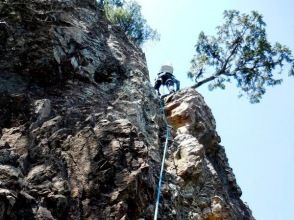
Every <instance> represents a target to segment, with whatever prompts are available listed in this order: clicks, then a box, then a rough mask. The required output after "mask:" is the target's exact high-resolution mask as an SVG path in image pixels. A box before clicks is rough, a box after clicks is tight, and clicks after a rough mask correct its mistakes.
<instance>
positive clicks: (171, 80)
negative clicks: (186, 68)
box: [154, 64, 180, 95]
mask: <svg viewBox="0 0 294 220" xmlns="http://www.w3.org/2000/svg"><path fill="white" fill-rule="evenodd" d="M173 70H174V68H173V66H172V65H171V64H165V65H162V66H161V68H160V72H159V73H158V74H157V79H155V85H154V89H155V90H156V91H157V93H158V95H160V92H159V88H160V86H161V85H163V86H166V87H167V89H168V90H169V92H170V93H173V92H175V88H174V84H176V91H178V90H179V89H180V81H179V80H177V79H176V78H175V76H174V75H173Z"/></svg>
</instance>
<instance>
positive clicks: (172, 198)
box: [0, 0, 253, 220]
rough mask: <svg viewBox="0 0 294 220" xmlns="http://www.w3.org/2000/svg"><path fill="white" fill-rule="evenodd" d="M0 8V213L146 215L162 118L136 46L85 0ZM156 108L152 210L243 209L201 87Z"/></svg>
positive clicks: (175, 213) (12, 1)
mask: <svg viewBox="0 0 294 220" xmlns="http://www.w3.org/2000/svg"><path fill="white" fill-rule="evenodd" d="M0 15H1V17H0V20H1V23H0V39H1V41H0V53H1V54H0V112H1V115H0V219H25V220H27V219H140V218H141V219H152V217H153V212H154V203H155V193H156V187H157V182H158V176H159V170H160V162H161V157H162V150H163V149H162V145H163V142H164V139H165V137H164V134H165V129H166V125H165V121H164V114H163V111H162V110H161V104H160V100H159V98H158V97H157V96H156V94H155V92H154V90H153V89H152V86H151V84H150V83H149V76H148V70H147V68H146V63H145V58H144V54H143V53H142V51H141V50H140V49H139V48H138V47H137V46H136V45H134V44H133V43H132V42H130V41H129V40H128V38H127V37H126V36H125V35H124V34H123V33H121V31H120V30H119V29H118V28H117V27H113V26H111V25H110V24H109V23H108V22H107V21H106V20H105V19H104V17H103V15H102V12H101V11H100V10H99V8H98V7H97V5H96V3H95V1H92V0H91V1H90V0H84V1H78V0H76V1H67V0H63V1H60V0H46V1H41V0H32V1H22V0H6V1H1V2H0ZM165 111H166V115H167V118H168V121H169V122H170V124H171V125H172V126H173V128H174V129H173V135H172V137H171V139H170V147H169V151H168V158H167V161H166V173H165V178H164V179H165V182H164V185H163V189H162V200H161V201H162V202H161V205H160V215H159V217H160V218H161V219H253V217H252V215H251V213H250V210H249V209H248V207H246V206H245V205H244V204H243V202H242V201H241V200H240V195H241V191H240V189H239V187H238V185H237V184H236V181H235V178H234V175H233V173H232V170H231V168H230V167H229V165H228V162H227V158H226V156H225V151H224V148H223V147H222V146H221V145H219V138H218V136H217V134H216V131H215V122H214V119H213V116H212V115H211V112H210V110H209V108H208V107H207V106H206V104H205V103H204V101H203V98H202V97H201V96H200V95H199V94H198V93H197V92H195V91H194V90H184V91H181V92H180V93H177V94H175V95H172V96H169V97H167V98H166V100H165Z"/></svg>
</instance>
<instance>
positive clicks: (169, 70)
mask: <svg viewBox="0 0 294 220" xmlns="http://www.w3.org/2000/svg"><path fill="white" fill-rule="evenodd" d="M160 72H167V73H173V72H174V68H173V66H172V64H163V65H162V66H161V68H160Z"/></svg>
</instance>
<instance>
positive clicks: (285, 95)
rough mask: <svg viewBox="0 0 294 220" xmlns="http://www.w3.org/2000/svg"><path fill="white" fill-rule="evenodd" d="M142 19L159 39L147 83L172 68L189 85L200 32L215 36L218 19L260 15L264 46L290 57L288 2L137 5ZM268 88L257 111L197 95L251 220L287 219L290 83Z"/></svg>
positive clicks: (150, 54) (293, 31)
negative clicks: (283, 49) (227, 14)
mask: <svg viewBox="0 0 294 220" xmlns="http://www.w3.org/2000/svg"><path fill="white" fill-rule="evenodd" d="M138 2H139V3H140V4H141V5H142V11H143V15H144V17H145V18H146V19H147V21H148V23H149V24H150V26H151V27H153V28H155V29H157V30H158V32H159V33H160V34H161V40H160V41H159V42H156V43H149V44H148V45H146V46H145V48H144V50H145V53H146V58H147V63H148V67H149V71H150V78H151V81H152V83H153V80H154V78H155V76H156V74H157V72H158V70H159V68H160V65H161V64H163V63H165V62H167V61H168V62H171V63H173V66H174V69H175V71H174V73H175V75H176V77H177V78H178V79H179V80H180V81H181V86H182V87H187V86H190V85H192V81H190V80H189V79H188V78H187V76H186V73H187V71H188V70H189V67H190V65H189V63H190V60H191V59H192V56H193V52H194V51H193V50H194V45H195V43H196V40H197V37H198V34H199V33H200V31H202V30H203V31H204V32H205V33H207V34H214V32H215V27H216V26H217V25H220V24H221V23H222V12H223V11H224V10H228V9H237V10H240V11H241V12H250V11H251V10H257V11H258V12H260V13H261V14H263V15H264V20H265V22H266V23H267V31H268V37H269V39H270V40H271V41H272V42H274V41H279V42H280V43H282V44H286V45H288V46H289V47H290V49H292V50H293V51H294V19H293V11H294V1H293V0H246V1H245V0H242V1H241V0H239V1H238V0H221V1H220V0H205V1H200V0H181V1H178V0H177V1H176V0H138ZM286 75H287V74H285V77H284V83H283V84H282V85H281V86H277V87H274V88H269V90H268V91H267V93H266V95H265V96H264V98H263V99H262V101H261V103H259V104H254V105H252V104H250V103H249V102H248V101H247V99H246V98H242V99H239V98H237V90H236V89H235V88H234V87H233V86H232V87H230V88H228V89H226V90H215V91H214V92H209V91H208V89H207V86H205V85H204V86H203V87H202V88H200V89H199V92H200V93H201V94H202V95H203V96H204V98H205V100H206V102H207V103H208V105H209V106H210V108H211V109H212V112H213V114H214V116H215V118H216V122H217V131H218V133H219V135H220V136H221V138H222V145H224V146H225V148H226V153H227V156H228V158H229V162H230V165H231V167H232V168H233V170H234V173H235V175H236V178H237V182H238V184H239V185H240V187H241V188H242V191H243V195H242V199H243V201H245V202H247V203H248V205H249V207H250V208H251V210H252V211H253V215H254V216H255V218H256V219H258V220H259V219H261V220H263V219H266V220H285V219H293V207H294V190H293V187H294V160H293V159H294V133H293V130H292V129H293V126H294V98H293V95H294V77H292V78H289V77H287V76H286Z"/></svg>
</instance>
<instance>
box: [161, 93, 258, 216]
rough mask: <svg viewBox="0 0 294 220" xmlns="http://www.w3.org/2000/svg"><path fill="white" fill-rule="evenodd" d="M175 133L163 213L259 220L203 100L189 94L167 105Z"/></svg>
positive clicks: (178, 97) (165, 188)
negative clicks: (233, 170)
mask: <svg viewBox="0 0 294 220" xmlns="http://www.w3.org/2000/svg"><path fill="white" fill-rule="evenodd" d="M165 102H166V105H165V113H166V117H167V121H168V123H169V124H170V125H171V126H172V127H173V128H174V129H173V136H174V139H173V142H172V143H171V147H170V149H169V155H168V158H167V162H166V164H167V177H166V183H165V185H164V187H163V188H164V193H165V199H164V200H163V201H164V205H163V207H164V209H165V212H166V213H170V215H169V217H170V218H174V219H209V220H212V219H254V218H253V217H252V214H251V211H250V209H249V208H248V207H247V206H246V205H245V204H244V203H243V202H242V201H241V199H240V196H241V194H242V192H241V189H240V188H239V186H238V185H237V183H236V179H235V176H234V174H233V172H232V169H231V168H230V166H229V164H228V159H227V157H226V154H225V150H224V147H223V146H221V145H220V144H219V143H220V137H219V136H218V135H217V133H216V130H215V127H216V126H215V120H214V118H213V116H212V114H211V111H210V109H209V108H208V106H207V105H206V104H205V102H204V99H203V97H202V96H201V95H200V94H199V93H197V92H196V91H195V90H194V89H187V90H183V91H181V92H178V93H177V94H175V95H172V96H169V97H167V98H166V99H165Z"/></svg>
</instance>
